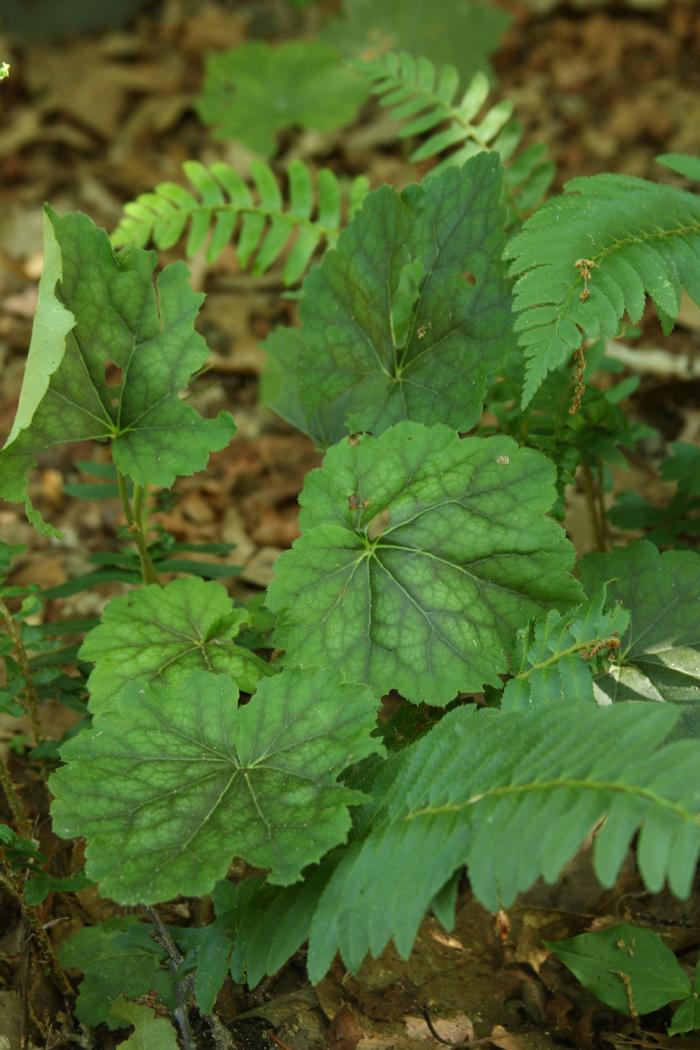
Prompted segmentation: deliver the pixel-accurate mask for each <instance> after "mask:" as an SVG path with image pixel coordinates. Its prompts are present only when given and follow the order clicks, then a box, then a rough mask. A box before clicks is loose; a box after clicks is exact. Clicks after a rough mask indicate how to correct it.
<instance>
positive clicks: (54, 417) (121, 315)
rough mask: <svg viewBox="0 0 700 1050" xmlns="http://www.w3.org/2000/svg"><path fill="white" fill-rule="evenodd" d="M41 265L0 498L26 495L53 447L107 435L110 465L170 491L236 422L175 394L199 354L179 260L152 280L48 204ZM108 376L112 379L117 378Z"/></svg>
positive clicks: (143, 260)
mask: <svg viewBox="0 0 700 1050" xmlns="http://www.w3.org/2000/svg"><path fill="white" fill-rule="evenodd" d="M44 229H45V244H46V257H47V264H46V270H45V274H44V277H43V279H42V284H41V288H40V297H39V306H38V309H37V314H36V318H35V321H34V330H33V334H32V346H31V349H30V356H29V360H28V362H27V371H26V375H25V381H24V384H23V388H22V394H21V397H20V405H19V409H18V412H17V418H16V420H15V424H14V426H13V429H12V431H11V434H10V438H9V439H8V442H7V444H6V445H5V447H4V448H3V449H2V451H0V496H2V497H4V498H5V499H8V500H18V501H19V500H23V499H25V497H26V493H27V477H26V475H27V472H28V471H29V469H30V468H31V467H32V466H33V465H34V463H35V461H36V458H37V456H38V454H39V453H40V452H42V451H43V450H44V449H46V448H48V447H49V446H51V445H55V444H61V443H68V442H74V441H85V440H88V439H93V440H96V441H111V443H112V456H113V459H114V463H115V465H116V467H117V468H118V470H120V471H121V472H122V473H123V474H126V475H128V476H129V477H130V478H132V480H133V481H134V482H136V483H137V484H140V485H147V484H151V483H152V484H155V485H162V486H163V487H166V488H167V487H169V486H170V485H171V484H172V482H173V481H174V479H175V478H176V477H177V476H179V475H183V474H193V473H195V472H196V471H198V470H201V469H202V468H203V467H204V466H206V463H207V459H208V457H209V454H210V452H213V451H215V450H216V449H220V448H223V447H224V446H225V445H226V444H227V443H228V441H229V439H230V438H231V436H232V434H233V433H234V430H235V427H234V424H233V420H232V419H231V416H230V415H229V414H228V413H227V412H220V413H219V415H218V416H217V417H216V419H204V418H202V417H201V416H200V415H199V413H198V412H197V411H196V410H195V409H194V408H193V407H192V406H191V405H189V404H187V403H186V402H185V401H182V400H181V399H180V396H179V394H180V391H181V390H182V388H183V387H184V386H185V385H186V384H187V382H188V380H189V378H190V376H191V375H192V373H193V372H194V371H196V370H197V369H198V368H199V367H200V366H201V365H202V364H203V363H204V361H205V360H206V358H207V346H206V343H205V342H204V339H203V338H202V336H201V335H199V334H198V333H197V332H196V331H195V328H194V322H195V318H196V316H197V312H198V310H199V307H200V305H201V302H202V296H200V295H195V293H194V292H193V291H192V289H191V288H190V286H189V283H188V280H187V278H188V271H187V269H186V268H185V267H184V266H183V265H182V264H179V263H176V264H175V265H174V266H168V267H166V268H165V269H164V270H163V272H162V273H161V274H160V275H159V277H158V279H157V281H156V282H155V284H154V281H153V268H154V266H155V262H156V256H155V253H153V252H145V251H142V250H141V249H127V250H124V251H123V252H121V253H120V254H118V255H115V253H114V251H113V250H112V248H111V246H110V243H109V239H108V237H107V234H106V233H105V232H104V230H101V229H99V228H98V227H97V226H95V224H94V223H93V222H92V221H91V220H90V219H88V217H87V216H86V215H82V214H80V213H79V212H73V213H70V214H68V215H65V216H62V217H60V216H58V215H56V214H55V212H53V211H51V209H49V208H47V209H46V216H45V225H44ZM115 379H116V381H115Z"/></svg>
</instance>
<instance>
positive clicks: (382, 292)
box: [265, 153, 513, 445]
mask: <svg viewBox="0 0 700 1050" xmlns="http://www.w3.org/2000/svg"><path fill="white" fill-rule="evenodd" d="M503 224H504V205H503V201H502V169H501V165H500V161H499V158H498V156H497V155H496V154H494V153H480V154H479V155H478V156H476V157H473V158H472V159H471V160H469V161H467V163H466V164H465V165H464V166H463V167H462V168H454V169H449V170H447V171H445V172H443V173H442V174H440V175H437V176H435V178H433V179H430V180H429V181H428V182H427V183H424V184H423V185H420V186H409V187H408V188H407V189H405V190H404V191H403V193H401V194H399V193H397V192H396V191H395V190H393V189H391V187H389V186H382V187H381V188H380V189H378V190H375V191H374V192H373V193H369V194H368V195H367V197H365V200H364V202H363V205H362V208H361V210H360V211H359V212H358V213H357V214H356V216H355V218H354V219H353V221H352V222H351V223H350V225H349V226H348V227H347V228H346V229H345V230H344V231H343V233H341V235H340V237H339V239H338V244H337V248H336V249H335V250H334V251H330V252H326V254H325V256H324V258H323V261H322V262H321V264H320V265H319V266H318V267H316V269H315V270H313V271H312V272H311V274H309V276H308V277H307V279H306V281H305V282H304V287H303V292H304V294H303V298H302V301H301V305H300V317H301V329H300V330H298V329H294V328H278V329H277V330H276V331H275V332H273V334H272V335H271V336H270V338H268V340H267V341H266V343H265V349H266V351H267V353H268V355H270V357H271V358H272V359H273V360H274V361H275V362H276V363H277V364H278V365H279V368H280V369H281V373H282V376H283V381H282V383H281V384H279V386H280V389H279V391H278V392H277V394H276V396H275V395H274V393H273V396H272V407H273V408H274V409H275V410H276V411H277V412H279V413H280V415H282V416H284V417H285V418H286V419H288V420H289V421H290V422H291V423H293V424H294V425H295V426H297V427H299V428H300V429H301V430H304V431H306V433H308V434H310V435H311V437H313V438H314V439H315V440H316V441H317V442H318V443H319V444H326V445H327V444H331V443H333V442H334V441H337V440H339V439H340V438H341V437H342V436H343V435H344V434H345V433H347V432H348V431H353V430H357V431H360V430H368V431H373V432H374V433H381V432H382V431H383V430H386V429H387V427H390V426H392V425H393V424H394V423H398V422H399V421H401V420H403V419H414V420H416V421H417V422H419V423H428V424H430V423H446V424H447V425H448V426H451V427H454V428H455V429H456V430H462V431H465V430H469V429H470V428H471V427H472V426H474V424H475V423H476V422H477V420H478V419H479V416H480V415H481V411H482V408H483V402H484V397H485V394H486V390H487V387H488V384H489V382H490V381H491V379H492V378H493V375H494V372H495V371H496V370H497V369H498V367H499V366H500V365H501V364H502V362H503V359H504V357H505V354H506V352H507V350H508V348H509V347H510V345H511V343H512V338H513V337H512V329H511V314H510V301H511V293H510V288H509V286H508V283H507V281H506V279H505V275H504V274H505V271H504V267H503V263H502V259H501V257H502V254H503V244H504V233H503Z"/></svg>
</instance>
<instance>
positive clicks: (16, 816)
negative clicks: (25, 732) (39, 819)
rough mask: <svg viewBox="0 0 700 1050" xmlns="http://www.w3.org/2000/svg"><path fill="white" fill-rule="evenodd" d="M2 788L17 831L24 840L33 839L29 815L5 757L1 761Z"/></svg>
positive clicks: (0, 778) (0, 776)
mask: <svg viewBox="0 0 700 1050" xmlns="http://www.w3.org/2000/svg"><path fill="white" fill-rule="evenodd" d="M0 786H1V787H2V790H3V792H4V793H5V798H6V799H7V804H8V806H9V807H10V813H11V814H12V818H13V820H14V822H15V826H16V828H17V831H18V832H19V834H20V835H21V836H22V837H23V838H25V839H30V838H31V837H32V826H31V824H30V823H29V818H28V816H27V814H26V813H25V812H24V806H23V805H22V801H21V799H20V797H19V795H18V794H17V789H16V787H15V785H14V784H13V783H12V777H11V776H10V770H9V769H8V767H7V764H6V762H5V758H4V756H3V757H2V758H1V759H0Z"/></svg>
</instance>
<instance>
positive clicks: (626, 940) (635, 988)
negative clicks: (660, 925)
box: [547, 923, 690, 1015]
mask: <svg viewBox="0 0 700 1050" xmlns="http://www.w3.org/2000/svg"><path fill="white" fill-rule="evenodd" d="M547 947H548V948H551V950H552V951H553V952H554V954H555V955H556V956H557V957H558V958H559V959H561V961H562V962H563V963H564V965H565V966H567V967H568V968H569V969H570V970H571V972H572V973H573V974H574V975H575V976H576V977H578V979H579V981H580V982H581V984H582V985H583V986H584V987H585V988H588V990H589V992H593V994H594V995H595V996H596V997H597V998H598V999H600V1000H601V1001H602V1002H604V1003H607V1005H608V1006H612V1008H613V1010H619V1011H620V1012H621V1013H623V1014H628V1015H629V1014H630V998H629V993H631V996H632V1002H633V1004H634V1007H635V1009H636V1011H637V1013H638V1014H649V1013H652V1011H654V1010H659V1009H661V1007H662V1006H665V1005H666V1003H670V1002H672V1001H673V1000H674V999H683V998H685V996H687V995H688V994H689V992H690V981H689V980H688V976H687V974H686V972H685V970H684V969H683V967H682V966H681V965H680V963H679V962H678V960H677V959H676V957H675V955H674V954H673V952H672V951H671V949H670V948H668V947H667V946H666V944H664V942H663V941H662V939H661V937H659V935H658V933H654V931H653V930H647V929H645V928H644V927H643V926H630V925H629V923H622V924H621V925H619V926H609V927H608V928H607V929H606V930H596V931H595V932H593V933H583V934H581V936H580V937H571V938H569V940H566V941H550V942H549V943H548V945H547Z"/></svg>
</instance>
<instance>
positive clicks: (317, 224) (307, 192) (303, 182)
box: [112, 160, 367, 284]
mask: <svg viewBox="0 0 700 1050" xmlns="http://www.w3.org/2000/svg"><path fill="white" fill-rule="evenodd" d="M183 171H184V173H185V175H186V177H187V179H188V180H189V182H190V184H191V185H192V188H193V191H194V192H190V190H188V189H186V188H185V187H184V186H180V185H178V184H177V183H175V182H162V183H160V185H159V186H156V188H155V190H153V192H151V193H142V194H141V195H140V196H139V197H137V198H136V200H134V201H131V202H130V203H129V204H127V205H125V207H124V216H123V218H122V220H121V222H120V223H119V225H118V227H117V229H116V230H115V231H114V233H113V234H112V244H113V245H114V246H115V247H117V248H118V247H122V246H123V245H126V244H131V245H135V246H136V247H139V248H142V247H144V246H145V245H146V244H148V243H149V242H152V243H153V244H155V246H156V248H160V249H161V250H165V249H167V248H172V247H173V245H175V244H177V242H178V241H179V240H180V238H181V237H182V236H183V234H184V232H185V229H186V228H187V227H188V226H189V233H188V237H187V244H186V247H185V253H186V255H187V256H188V257H189V256H192V255H194V254H195V252H197V251H199V249H200V248H201V247H202V245H203V244H204V242H205V241H206V239H207V236H208V235H209V243H208V246H207V262H208V263H213V262H215V261H216V259H218V257H219V256H220V255H221V253H222V252H223V250H224V248H225V247H226V246H227V245H228V244H229V243H234V245H235V249H236V256H237V259H238V264H239V266H240V267H241V268H242V269H246V268H248V267H249V268H250V269H251V271H252V273H253V274H255V275H257V276H259V275H260V274H263V273H265V271H266V270H269V269H270V267H271V266H272V265H273V264H274V263H275V262H276V261H277V260H278V259H279V258H280V256H281V255H282V253H283V252H284V251H285V250H286V249H287V248H288V247H290V246H291V249H290V251H289V254H288V255H287V258H286V261H285V264H284V269H283V271H282V276H283V279H284V281H285V283H286V284H294V283H296V282H297V281H299V280H300V279H301V277H302V276H303V275H304V273H305V271H306V269H307V267H308V265H309V262H310V261H311V257H312V256H313V254H314V252H315V251H316V249H317V248H318V247H319V245H321V244H325V245H333V244H334V243H335V241H336V239H337V236H338V233H339V232H340V228H341V226H342V224H343V222H344V220H345V218H346V215H351V214H352V213H353V212H354V211H355V209H356V208H357V207H358V206H359V204H360V203H361V201H362V199H363V197H364V195H365V193H366V192H367V180H366V179H364V178H358V179H355V181H354V182H353V183H352V184H351V186H350V187H349V189H348V190H344V189H343V187H342V186H341V183H340V181H339V180H338V178H337V176H336V175H334V173H333V172H332V171H330V170H329V169H328V168H323V169H322V170H321V171H319V172H318V175H317V176H316V185H315V186H314V180H313V178H312V175H311V172H310V171H309V169H308V168H307V167H306V166H305V165H304V164H302V163H301V161H298V160H293V161H292V162H291V163H290V164H289V166H288V168H287V182H288V189H289V200H288V203H285V201H284V199H283V196H282V192H281V190H280V187H279V185H278V182H277V178H276V176H275V174H274V173H273V171H272V169H271V168H270V167H269V166H268V165H267V164H265V163H263V162H262V161H255V162H253V164H252V165H251V176H252V182H253V190H254V191H255V192H252V191H251V187H250V186H249V185H248V184H247V183H246V182H245V180H244V179H242V178H241V176H240V175H239V174H238V173H237V172H235V171H233V169H232V168H230V167H229V166H228V165H227V164H224V163H222V162H216V163H214V164H211V165H210V166H209V167H208V168H207V167H205V166H204V165H203V164H200V163H199V161H194V160H190V161H186V162H185V164H184V165H183ZM210 231H211V233H210Z"/></svg>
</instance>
